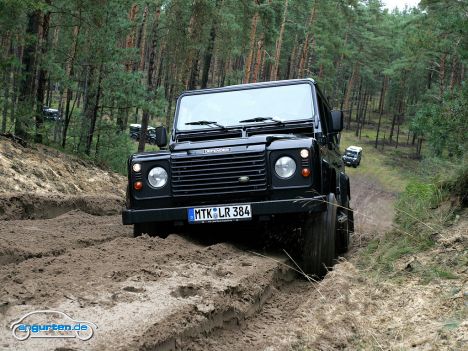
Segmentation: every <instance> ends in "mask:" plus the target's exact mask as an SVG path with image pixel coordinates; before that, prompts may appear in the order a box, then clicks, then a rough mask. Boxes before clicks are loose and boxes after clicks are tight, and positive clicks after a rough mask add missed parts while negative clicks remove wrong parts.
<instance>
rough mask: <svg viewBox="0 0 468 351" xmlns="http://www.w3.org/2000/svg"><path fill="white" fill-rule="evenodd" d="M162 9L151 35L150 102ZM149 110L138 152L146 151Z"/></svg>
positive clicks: (143, 125)
mask: <svg viewBox="0 0 468 351" xmlns="http://www.w3.org/2000/svg"><path fill="white" fill-rule="evenodd" d="M160 13H161V12H160V8H159V7H158V10H157V12H156V17H155V19H154V23H153V30H152V33H151V47H150V51H149V52H150V56H149V62H148V75H147V94H148V95H147V99H148V102H150V101H151V94H152V92H153V91H154V78H153V72H154V69H155V67H154V66H155V55H156V46H157V43H158V36H157V34H158V26H159V16H160ZM149 115H150V113H149V110H148V108H147V107H145V108H144V109H143V116H142V118H141V131H140V140H139V143H138V152H143V151H145V144H146V132H147V130H148V122H149Z"/></svg>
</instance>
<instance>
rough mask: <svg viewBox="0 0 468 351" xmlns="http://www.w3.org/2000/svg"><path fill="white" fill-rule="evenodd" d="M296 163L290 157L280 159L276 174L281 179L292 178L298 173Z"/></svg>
mask: <svg viewBox="0 0 468 351" xmlns="http://www.w3.org/2000/svg"><path fill="white" fill-rule="evenodd" d="M296 168H297V166H296V162H295V161H294V160H293V159H292V158H291V157H289V156H283V157H280V158H279V159H278V160H276V162H275V172H276V175H277V176H278V177H280V178H281V179H288V178H291V177H292V176H293V175H294V173H295V172H296Z"/></svg>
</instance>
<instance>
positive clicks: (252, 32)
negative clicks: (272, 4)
mask: <svg viewBox="0 0 468 351" xmlns="http://www.w3.org/2000/svg"><path fill="white" fill-rule="evenodd" d="M254 1H255V6H256V7H257V5H258V0H254ZM258 18H259V14H258V10H257V9H256V10H255V14H254V16H253V18H252V25H251V28H250V40H249V43H250V44H249V53H248V55H247V59H246V61H245V73H244V80H243V82H244V83H248V82H249V81H250V73H251V71H252V61H253V56H254V51H255V37H256V36H257V24H258Z"/></svg>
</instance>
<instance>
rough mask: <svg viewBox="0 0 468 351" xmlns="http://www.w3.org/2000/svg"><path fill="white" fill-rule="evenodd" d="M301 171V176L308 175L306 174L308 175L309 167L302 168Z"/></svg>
mask: <svg viewBox="0 0 468 351" xmlns="http://www.w3.org/2000/svg"><path fill="white" fill-rule="evenodd" d="M301 173H302V176H303V177H308V176H310V169H308V168H303V169H302V172H301Z"/></svg>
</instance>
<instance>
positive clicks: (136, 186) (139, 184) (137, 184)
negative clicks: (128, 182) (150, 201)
mask: <svg viewBox="0 0 468 351" xmlns="http://www.w3.org/2000/svg"><path fill="white" fill-rule="evenodd" d="M133 189H135V190H141V189H143V183H142V182H135V183H134V184H133Z"/></svg>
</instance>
